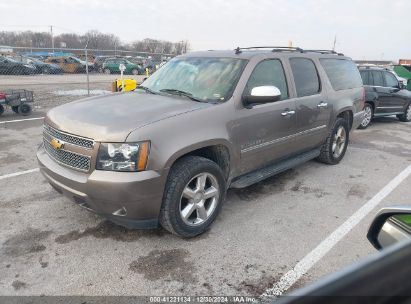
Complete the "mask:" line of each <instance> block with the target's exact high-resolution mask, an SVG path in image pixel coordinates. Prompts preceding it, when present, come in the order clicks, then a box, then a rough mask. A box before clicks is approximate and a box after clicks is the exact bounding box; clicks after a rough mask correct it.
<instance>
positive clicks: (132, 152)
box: [96, 141, 150, 172]
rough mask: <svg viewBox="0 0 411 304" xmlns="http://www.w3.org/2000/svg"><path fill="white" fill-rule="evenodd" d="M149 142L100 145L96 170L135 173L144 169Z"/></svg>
mask: <svg viewBox="0 0 411 304" xmlns="http://www.w3.org/2000/svg"><path fill="white" fill-rule="evenodd" d="M149 150H150V142H148V141H146V142H140V143H101V144H100V149H99V151H98V156H97V165H96V169H97V170H107V171H127V172H136V171H144V170H145V169H146V165H147V160H148V153H149Z"/></svg>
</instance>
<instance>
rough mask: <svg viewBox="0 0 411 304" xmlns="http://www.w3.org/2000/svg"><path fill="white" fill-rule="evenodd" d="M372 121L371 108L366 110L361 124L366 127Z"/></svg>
mask: <svg viewBox="0 0 411 304" xmlns="http://www.w3.org/2000/svg"><path fill="white" fill-rule="evenodd" d="M371 119H372V110H371V107H365V110H364V118H363V120H362V122H361V126H363V127H366V126H368V125H369V124H370V122H371Z"/></svg>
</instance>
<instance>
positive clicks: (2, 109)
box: [0, 104, 4, 116]
mask: <svg viewBox="0 0 411 304" xmlns="http://www.w3.org/2000/svg"><path fill="white" fill-rule="evenodd" d="M3 113H4V107H3V105H1V104H0V116H1V115H2V114H3Z"/></svg>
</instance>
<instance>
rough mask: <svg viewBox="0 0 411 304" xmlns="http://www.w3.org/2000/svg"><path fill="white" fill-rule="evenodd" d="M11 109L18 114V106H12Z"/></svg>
mask: <svg viewBox="0 0 411 304" xmlns="http://www.w3.org/2000/svg"><path fill="white" fill-rule="evenodd" d="M11 109H12V110H13V112H14V113H16V114H19V106H12V107H11Z"/></svg>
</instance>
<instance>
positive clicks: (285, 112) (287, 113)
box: [281, 110, 295, 116]
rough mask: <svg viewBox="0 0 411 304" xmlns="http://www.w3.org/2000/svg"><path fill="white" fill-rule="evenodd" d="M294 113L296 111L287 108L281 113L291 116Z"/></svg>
mask: <svg viewBox="0 0 411 304" xmlns="http://www.w3.org/2000/svg"><path fill="white" fill-rule="evenodd" d="M294 114H295V111H292V110H291V111H290V110H285V111H284V112H282V113H281V116H291V115H294Z"/></svg>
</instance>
